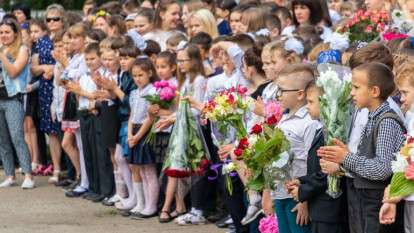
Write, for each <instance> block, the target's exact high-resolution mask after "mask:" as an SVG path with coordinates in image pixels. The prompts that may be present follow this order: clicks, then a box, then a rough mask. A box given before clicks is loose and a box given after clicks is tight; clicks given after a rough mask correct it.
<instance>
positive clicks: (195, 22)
mask: <svg viewBox="0 0 414 233" xmlns="http://www.w3.org/2000/svg"><path fill="white" fill-rule="evenodd" d="M189 28H190V29H191V35H190V36H195V35H196V34H197V33H199V32H203V31H204V28H203V25H202V23H201V21H200V20H199V19H197V18H196V17H191V18H190V21H189Z"/></svg>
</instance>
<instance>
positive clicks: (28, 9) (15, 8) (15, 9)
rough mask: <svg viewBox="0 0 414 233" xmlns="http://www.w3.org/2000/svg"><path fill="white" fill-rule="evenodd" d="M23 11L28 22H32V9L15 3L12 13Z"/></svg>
mask: <svg viewBox="0 0 414 233" xmlns="http://www.w3.org/2000/svg"><path fill="white" fill-rule="evenodd" d="M17 10H21V11H22V12H23V14H24V15H25V16H26V20H30V19H31V16H30V7H29V6H28V5H26V4H24V3H15V4H13V6H11V12H13V11H17Z"/></svg>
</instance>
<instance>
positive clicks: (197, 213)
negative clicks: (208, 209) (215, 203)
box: [191, 207, 203, 216]
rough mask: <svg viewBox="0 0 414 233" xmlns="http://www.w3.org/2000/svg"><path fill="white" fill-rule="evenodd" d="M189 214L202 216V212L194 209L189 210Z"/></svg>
mask: <svg viewBox="0 0 414 233" xmlns="http://www.w3.org/2000/svg"><path fill="white" fill-rule="evenodd" d="M191 213H193V214H195V215H197V216H203V211H202V210H199V209H196V208H194V207H192V208H191Z"/></svg>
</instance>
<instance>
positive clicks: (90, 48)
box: [85, 43, 101, 56]
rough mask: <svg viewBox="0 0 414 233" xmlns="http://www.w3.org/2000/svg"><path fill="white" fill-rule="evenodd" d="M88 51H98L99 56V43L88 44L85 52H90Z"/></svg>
mask: <svg viewBox="0 0 414 233" xmlns="http://www.w3.org/2000/svg"><path fill="white" fill-rule="evenodd" d="M88 53H96V54H97V55H98V56H101V51H100V49H99V44H98V43H91V44H88V46H86V48H85V54H88Z"/></svg>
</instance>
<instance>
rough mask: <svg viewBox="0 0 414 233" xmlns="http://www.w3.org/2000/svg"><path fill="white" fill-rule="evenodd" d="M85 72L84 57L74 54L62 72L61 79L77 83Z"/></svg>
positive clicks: (86, 68)
mask: <svg viewBox="0 0 414 233" xmlns="http://www.w3.org/2000/svg"><path fill="white" fill-rule="evenodd" d="M87 70H88V67H87V66H86V61H85V56H84V55H83V54H76V55H74V56H73V57H72V58H71V59H70V61H69V64H68V66H67V67H66V68H65V70H64V71H63V72H62V76H61V78H66V79H69V80H72V81H78V80H79V79H80V77H81V76H82V75H84V74H86V72H87Z"/></svg>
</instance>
